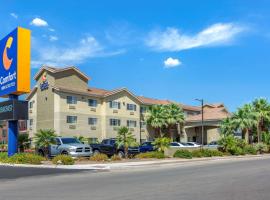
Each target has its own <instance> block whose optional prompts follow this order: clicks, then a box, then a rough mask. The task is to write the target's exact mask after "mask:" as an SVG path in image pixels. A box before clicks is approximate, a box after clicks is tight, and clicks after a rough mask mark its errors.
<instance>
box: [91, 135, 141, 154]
mask: <svg viewBox="0 0 270 200" xmlns="http://www.w3.org/2000/svg"><path fill="white" fill-rule="evenodd" d="M90 146H91V147H92V151H93V154H98V153H104V154H106V155H108V156H113V155H115V154H117V155H118V156H120V157H124V155H125V153H124V152H125V150H124V147H123V146H121V147H118V146H117V144H116V139H114V138H112V139H104V140H102V142H101V143H100V144H90ZM138 153H140V150H139V147H129V148H128V155H130V156H134V155H136V154H138Z"/></svg>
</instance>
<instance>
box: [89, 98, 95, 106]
mask: <svg viewBox="0 0 270 200" xmlns="http://www.w3.org/2000/svg"><path fill="white" fill-rule="evenodd" d="M88 106H90V107H97V100H95V99H88Z"/></svg>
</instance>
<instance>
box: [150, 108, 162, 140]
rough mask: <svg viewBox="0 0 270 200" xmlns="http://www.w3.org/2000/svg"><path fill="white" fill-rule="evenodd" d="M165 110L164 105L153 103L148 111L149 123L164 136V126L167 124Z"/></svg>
mask: <svg viewBox="0 0 270 200" xmlns="http://www.w3.org/2000/svg"><path fill="white" fill-rule="evenodd" d="M163 110H164V107H163V106H162V105H153V106H151V107H150V108H149V111H148V112H147V113H146V122H147V124H148V125H150V126H151V127H153V128H154V129H155V130H156V132H157V133H158V134H159V135H160V136H162V133H161V129H162V127H164V126H166V120H165V116H164V115H163V114H164V113H163V112H164V111H163Z"/></svg>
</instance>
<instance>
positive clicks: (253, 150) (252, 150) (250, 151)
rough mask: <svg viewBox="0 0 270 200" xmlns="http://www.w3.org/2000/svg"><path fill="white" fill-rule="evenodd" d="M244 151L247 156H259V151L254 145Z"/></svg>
mask: <svg viewBox="0 0 270 200" xmlns="http://www.w3.org/2000/svg"><path fill="white" fill-rule="evenodd" d="M243 150H244V152H245V153H246V154H251V155H256V154H257V149H256V148H255V147H254V146H252V145H247V146H245V147H244V149H243Z"/></svg>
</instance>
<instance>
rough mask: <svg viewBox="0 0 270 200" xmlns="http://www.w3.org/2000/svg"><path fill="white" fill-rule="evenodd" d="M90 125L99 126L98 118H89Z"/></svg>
mask: <svg viewBox="0 0 270 200" xmlns="http://www.w3.org/2000/svg"><path fill="white" fill-rule="evenodd" d="M88 124H89V125H96V124H97V118H94V117H89V118H88Z"/></svg>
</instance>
